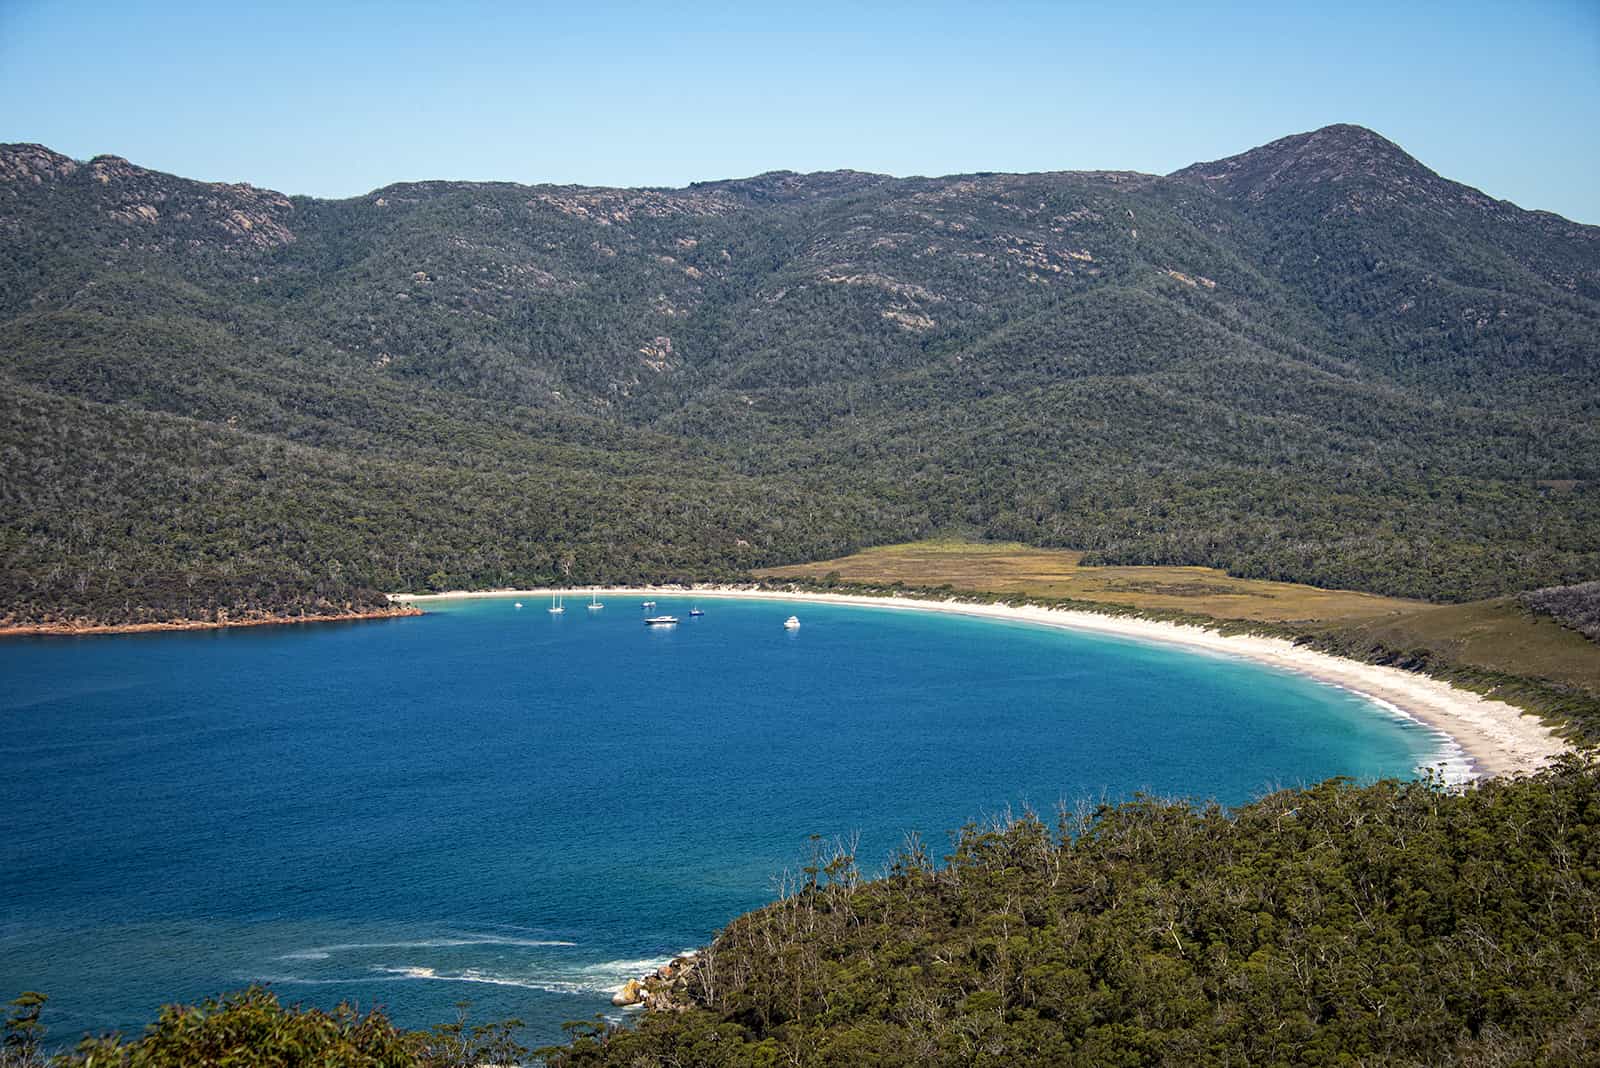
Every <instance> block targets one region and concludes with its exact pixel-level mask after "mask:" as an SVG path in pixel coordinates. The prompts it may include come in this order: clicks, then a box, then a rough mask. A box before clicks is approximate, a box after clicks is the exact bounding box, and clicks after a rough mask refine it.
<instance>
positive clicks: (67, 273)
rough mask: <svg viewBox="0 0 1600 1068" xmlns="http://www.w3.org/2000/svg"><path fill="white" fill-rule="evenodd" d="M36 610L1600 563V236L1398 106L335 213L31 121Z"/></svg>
mask: <svg viewBox="0 0 1600 1068" xmlns="http://www.w3.org/2000/svg"><path fill="white" fill-rule="evenodd" d="M0 379H3V385H4V387H5V389H4V398H3V400H0V404H3V406H4V417H3V420H0V432H3V434H4V447H5V449H6V452H7V458H8V459H7V478H6V480H5V484H4V487H3V492H0V545H4V547H5V565H4V571H3V573H0V609H3V612H4V613H5V614H9V616H10V617H11V618H12V619H13V620H14V621H17V620H21V621H27V620H39V619H44V618H46V617H79V618H97V619H103V620H112V621H116V620H120V619H131V618H167V617H172V616H178V615H188V616H196V615H198V616H205V615H207V614H208V613H212V614H214V613H215V611H216V610H217V609H218V608H223V609H230V610H231V609H237V608H245V607H254V608H260V607H262V606H267V607H271V606H273V605H288V604H292V603H296V602H297V601H298V602H303V601H305V600H307V599H308V598H310V599H312V600H326V601H328V602H330V603H331V602H357V603H365V602H370V601H371V600H372V599H373V598H374V597H375V596H376V595H375V593H374V592H373V591H376V590H379V589H395V588H407V589H425V588H439V587H454V586H483V585H497V584H515V585H532V584H536V583H542V582H552V581H567V580H570V581H572V582H574V583H578V582H591V581H608V582H614V581H623V580H633V579H662V578H670V577H684V576H696V577H716V576H722V575H728V574H736V573H742V572H744V571H745V570H746V569H749V568H752V567H756V566H765V565H771V564H778V563H787V562H795V561H799V560H805V559H819V558H825V557H830V556H838V555H841V554H843V553H844V552H847V551H849V550H852V549H855V548H858V547H860V546H863V545H867V544H874V543H881V542H886V541H895V540H904V539H908V538H913V537H919V536H924V535H926V534H928V533H931V532H935V531H939V530H947V529H959V530H964V531H969V532H973V533H977V534H980V535H984V536H989V537H996V538H1008V539H1017V540H1022V541H1026V542H1029V543H1031V544H1035V545H1043V546H1061V547H1073V548H1078V549H1082V550H1086V551H1088V552H1089V553H1090V557H1089V559H1090V560H1092V561H1100V562H1116V563H1128V564H1162V563H1181V564H1197V565H1206V566H1213V567H1220V568H1224V569H1227V570H1229V571H1231V572H1233V573H1235V574H1239V575H1244V576H1249V577H1257V578H1270V579H1282V580H1289V581H1300V582H1309V583H1313V584H1318V585H1323V586H1342V587H1351V588H1357V589H1363V590H1369V591H1373V592H1381V593H1388V594H1394V595H1400V596H1408V597H1424V598H1430V599H1436V600H1439V599H1442V600H1459V599H1467V598H1474V597H1483V596H1491V595H1498V594H1503V593H1507V592H1512V591H1515V590H1520V589H1525V588H1531V587H1535V586H1549V585H1556V584H1563V583H1572V582H1578V581H1582V580H1585V579H1592V578H1595V577H1597V576H1600V418H1597V416H1600V410H1597V408H1600V390H1597V389H1596V387H1595V383H1596V382H1600V228H1596V227H1588V226H1581V225H1578V224H1575V223H1571V222H1568V221H1566V220H1563V219H1559V218H1557V217H1555V216H1551V215H1548V214H1543V213H1532V212H1525V211H1522V210H1520V209H1518V208H1516V207H1515V206H1513V205H1509V204H1506V203H1503V202H1497V201H1493V200H1491V199H1490V198H1487V197H1485V196H1484V195H1483V194H1481V193H1478V192H1477V191H1475V190H1471V189H1468V188H1467V187H1465V186H1460V185H1457V184H1455V183H1452V182H1449V181H1447V180H1445V179H1443V178H1441V177H1439V176H1438V175H1435V174H1433V173H1432V172H1431V171H1428V170H1427V169H1426V168H1425V167H1424V166H1422V165H1421V164H1420V163H1418V162H1417V161H1416V160H1413V159H1411V157H1409V156H1407V155H1406V154H1405V153H1404V152H1403V151H1402V150H1400V149H1399V148H1398V147H1396V146H1394V145H1392V144H1391V143H1389V142H1387V141H1385V140H1383V139H1382V138H1381V137H1378V136H1377V135H1376V134H1373V133H1372V132H1370V131H1366V130H1362V129H1360V128H1357V127H1345V126H1338V127H1329V128H1327V129H1324V130H1320V131H1316V132H1315V133H1312V134H1304V135H1297V136H1294V137H1289V138H1285V139H1282V140H1280V141H1277V142H1274V143H1273V144H1271V145H1268V146H1265V147H1263V148H1259V149H1256V150H1253V151H1251V152H1247V153H1244V154H1243V155H1241V156H1236V157H1233V158H1231V159H1228V160H1222V161H1218V162H1216V163H1205V164H1196V165H1195V166H1194V167H1190V168H1186V169H1184V170H1181V171H1178V172H1176V173H1175V174H1173V175H1171V176H1167V177H1160V176H1153V175H1142V174H1133V173H1126V172H1093V173H1049V174H1031V175H997V174H978V175H960V176H951V177H945V178H906V179H901V178H891V177H887V176H882V175H870V174H862V173H858V172H850V171H839V172H831V173H825V174H811V175H799V174H792V173H785V172H780V173H774V174H768V175H761V176H758V177H755V178H750V179H744V180H735V181H725V182H709V183H700V184H697V185H693V186H690V187H688V188H686V189H679V190H656V189H629V190H621V189H593V188H578V187H552V186H519V185H512V184H506V183H462V182H423V183H409V184H404V185H397V186H391V187H387V188H385V189H382V190H378V191H375V192H374V193H372V194H369V195H367V196H363V197H357V198H353V199H350V200H344V201H321V200H314V199H309V198H303V197H287V196H283V195H280V194H277V193H274V192H271V191H266V190H260V189H256V188H253V187H251V186H248V185H215V184H205V183H198V182H192V181H188V180H185V179H182V178H177V177H174V176H171V175H165V174H159V173H156V172H152V171H148V170H145V169H142V168H139V167H137V166H135V165H133V164H131V163H129V162H128V161H126V160H123V159H120V158H117V157H109V156H102V157H97V158H96V159H94V160H91V161H89V162H87V163H79V162H76V161H73V160H70V159H68V158H66V157H64V156H61V155H59V154H57V153H54V152H51V151H50V150H48V149H46V148H44V147H42V146H37V145H11V146H3V147H0Z"/></svg>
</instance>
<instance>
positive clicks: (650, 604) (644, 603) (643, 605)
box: [639, 601, 656, 608]
mask: <svg viewBox="0 0 1600 1068" xmlns="http://www.w3.org/2000/svg"><path fill="white" fill-rule="evenodd" d="M655 606H656V603H655V602H654V601H641V602H640V604H639V607H640V608H654V607H655Z"/></svg>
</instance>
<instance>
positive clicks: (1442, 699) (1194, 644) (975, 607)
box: [390, 586, 1566, 782]
mask: <svg viewBox="0 0 1600 1068" xmlns="http://www.w3.org/2000/svg"><path fill="white" fill-rule="evenodd" d="M591 590H592V591H593V592H595V593H598V594H600V595H602V596H623V597H631V596H646V597H648V596H652V595H654V596H693V597H705V598H711V597H725V598H738V599H746V600H762V601H790V602H795V601H798V602H811V603H816V604H844V605H855V606H858V607H865V608H881V609H902V610H911V611H932V612H947V613H953V614H957V615H966V616H977V617H980V618H985V619H995V620H1002V621H1009V622H1021V623H1034V624H1039V625H1042V626H1049V627H1058V628H1062V629H1067V630H1083V631H1092V632H1095V633H1099V634H1110V635H1115V636H1119V637H1123V638H1129V639H1133V640H1136V641H1153V642H1160V643H1163V644H1169V645H1180V646H1184V647H1186V648H1189V649H1191V650H1199V651H1205V652H1211V653H1220V654H1223V655H1228V656H1237V657H1242V658H1244V659H1247V660H1251V661H1254V662H1256V663H1259V664H1265V665H1267V666H1269V667H1275V668H1277V669H1279V670H1283V671H1292V672H1295V673H1297V674H1301V675H1306V676H1309V677H1310V678H1314V679H1316V680H1317V681H1319V682H1323V683H1326V684H1329V685H1332V686H1337V687H1339V688H1341V689H1344V690H1348V691H1350V692H1352V693H1356V694H1360V695H1361V696H1362V697H1365V698H1367V699H1368V700H1369V701H1371V702H1373V703H1374V704H1377V705H1378V706H1379V707H1380V708H1383V709H1385V710H1386V711H1389V712H1391V713H1392V714H1397V715H1400V716H1403V717H1405V718H1407V719H1411V720H1414V721H1416V722H1418V723H1420V724H1422V725H1423V726H1425V727H1427V728H1429V729H1431V730H1433V731H1434V732H1436V733H1437V734H1438V735H1439V737H1440V745H1439V748H1438V749H1437V750H1436V757H1435V759H1434V760H1432V761H1430V763H1429V764H1428V765H1427V766H1430V767H1432V766H1436V765H1438V764H1443V765H1444V774H1445V776H1446V779H1447V781H1453V782H1461V781H1465V780H1467V779H1474V778H1484V777H1490V776H1495V775H1512V774H1518V773H1524V772H1531V771H1535V770H1537V769H1538V768H1540V767H1542V766H1543V765H1544V764H1546V763H1548V762H1549V761H1550V760H1551V759H1552V758H1553V757H1555V756H1556V755H1557V754H1559V753H1561V752H1562V751H1564V750H1565V749H1566V743H1565V742H1564V741H1563V740H1562V739H1561V738H1560V736H1558V735H1557V734H1556V733H1555V732H1554V731H1553V730H1552V729H1551V728H1549V727H1547V726H1545V725H1544V724H1543V723H1541V722H1540V721H1539V720H1538V718H1537V717H1535V716H1533V715H1530V714H1527V713H1524V712H1523V711H1522V710H1521V709H1519V708H1516V707H1515V706H1513V705H1509V704H1507V703H1506V702H1504V701H1496V700H1493V699H1492V698H1487V697H1484V696H1482V695H1481V694H1477V693H1473V692H1472V691H1471V690H1464V689H1461V688H1459V687H1456V686H1452V685H1450V684H1449V683H1447V682H1444V681H1441V680H1439V679H1435V678H1431V677H1429V676H1427V675H1420V674H1417V673H1415V672H1410V671H1405V670H1402V669H1400V668H1394V667H1381V666H1379V665H1376V664H1365V663H1362V662H1361V661H1359V660H1350V659H1347V658H1345V657H1341V656H1334V655H1332V654H1330V653H1322V652H1317V651H1315V650H1312V649H1307V648H1305V647H1303V646H1298V645H1295V644H1294V643H1293V642H1290V641H1287V640H1285V639H1282V638H1267V637H1260V636H1257V635H1249V634H1235V635H1226V634H1222V633H1219V632H1218V631H1215V630H1211V629H1209V628H1206V627H1201V626H1193V625H1189V624H1182V623H1171V622H1167V621H1164V620H1154V619H1141V618H1138V617H1133V616H1118V615H1110V614H1101V613H1097V612H1086V611H1077V610H1071V609H1062V608H1046V607H1043V606H1038V605H1030V604H1021V605H1009V604H981V603H967V602H961V601H957V600H954V599H951V600H946V601H935V600H925V599H918V598H911V597H896V596H890V597H869V596H865V595H861V594H838V593H799V592H795V593H784V592H777V591H770V590H757V589H741V588H734V587H728V586H720V587H713V586H707V587H681V586H661V587H648V586H609V587H607V586H599V587H589V586H585V587H573V588H571V589H564V590H562V591H560V592H564V593H574V594H582V593H588V592H590V591H591ZM552 592H557V591H553V590H550V589H531V590H454V591H451V592H448V593H436V594H405V593H401V594H390V599H391V600H393V601H397V602H403V603H407V604H415V603H416V602H419V601H433V600H461V599H467V598H494V597H530V598H531V597H539V596H544V595H548V594H550V593H552Z"/></svg>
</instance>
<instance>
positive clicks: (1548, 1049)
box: [0, 755, 1600, 1068]
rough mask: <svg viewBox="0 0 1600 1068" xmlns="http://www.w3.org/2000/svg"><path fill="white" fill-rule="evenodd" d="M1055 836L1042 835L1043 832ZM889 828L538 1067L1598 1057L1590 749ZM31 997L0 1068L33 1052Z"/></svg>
mask: <svg viewBox="0 0 1600 1068" xmlns="http://www.w3.org/2000/svg"><path fill="white" fill-rule="evenodd" d="M1052 824H1053V825H1052ZM1052 824H1046V823H1045V822H1044V821H1043V820H1041V819H1040V818H1039V817H1038V816H1036V815H1034V814H1032V813H1022V814H1020V815H1017V816H1014V817H1008V818H1003V819H998V820H996V821H994V822H992V823H990V824H987V825H981V826H977V825H975V826H969V827H966V828H963V829H962V830H961V831H960V832H959V833H958V834H956V835H954V836H952V841H951V845H950V848H949V852H948V854H947V855H946V856H945V857H944V859H943V862H942V863H939V862H936V861H935V859H934V856H933V847H932V846H931V845H930V844H928V843H924V842H921V841H918V840H915V839H912V840H909V841H907V843H906V844H905V846H904V848H903V849H902V850H901V851H900V852H899V854H898V856H897V857H896V858H895V859H894V861H893V863H892V866H891V867H890V869H889V870H888V871H887V872H886V874H885V875H884V876H883V877H881V878H878V879H876V880H865V879H863V878H862V876H861V873H860V870H859V868H858V866H857V862H856V858H855V856H854V855H853V853H852V851H851V848H850V846H849V845H848V844H847V843H835V844H833V845H832V846H820V847H819V849H818V850H817V853H816V856H815V857H814V859H813V860H812V862H811V863H810V864H809V865H807V866H806V867H805V868H804V870H803V872H802V873H801V874H800V876H799V877H798V881H797V883H796V884H795V885H793V886H791V887H790V888H789V889H788V892H786V893H785V894H784V895H783V896H782V897H781V898H780V900H778V901H776V902H774V903H773V904H772V905H770V906H768V907H766V908H764V909H760V910H758V911H756V912H753V913H749V914H747V915H745V916H741V917H739V918H737V919H735V920H734V921H733V922H732V923H730V924H729V925H728V926H727V927H726V928H725V929H724V930H723V931H722V932H721V933H720V934H719V935H718V936H717V938H716V939H715V941H714V942H713V943H712V944H711V945H710V946H708V947H707V948H706V949H705V950H703V951H702V952H701V954H700V956H699V959H698V963H697V965H696V966H695V968H694V970H693V972H692V978H691V979H689V980H688V981H686V982H685V983H684V984H683V987H682V989H681V991H680V992H679V994H678V1000H677V1002H676V1004H675V1005H674V1006H673V1007H672V1008H669V1009H665V1010H661V1011H654V1012H651V1013H650V1014H649V1015H647V1016H646V1017H645V1018H644V1019H643V1020H642V1022H640V1024H639V1025H638V1026H637V1027H636V1028H633V1029H616V1028H613V1027H611V1026H609V1025H607V1024H606V1023H605V1022H604V1021H598V1022H595V1023H584V1022H575V1023H573V1024H572V1025H570V1030H571V1032H572V1034H573V1038H574V1041H573V1043H572V1044H571V1045H569V1046H566V1047H562V1048H558V1049H553V1050H546V1051H543V1052H544V1054H545V1056H546V1057H547V1058H548V1062H547V1063H549V1064H550V1065H552V1066H553V1068H583V1066H591V1065H592V1066H600V1065H626V1066H629V1068H667V1066H674V1065H697V1066H708V1068H716V1066H725V1068H733V1066H743V1065H750V1066H772V1065H783V1064H790V1065H841V1066H843V1065H850V1066H855V1065H869V1064H870V1065H885V1066H887V1065H908V1066H909V1065H944V1064H948V1065H962V1066H970V1065H1014V1064H1039V1065H1046V1064H1048V1065H1075V1064H1082V1065H1093V1066H1096V1068H1100V1066H1104V1065H1128V1066H1134V1065H1161V1064H1181V1065H1185V1066H1198V1065H1240V1064H1305V1065H1316V1064H1357V1063H1359V1064H1443V1063H1451V1064H1464V1065H1479V1066H1484V1068H1488V1066H1495V1065H1534V1064H1538V1065H1556V1066H1562V1065H1572V1066H1577V1065H1591V1064H1594V1063H1596V1061H1597V1060H1600V876H1597V873H1600V833H1596V828H1597V827H1600V765H1596V764H1595V763H1593V761H1592V758H1585V757H1580V756H1576V755H1572V756H1568V757H1566V758H1564V759H1563V760H1562V761H1561V762H1560V763H1559V764H1558V765H1556V766H1554V767H1552V768H1550V769H1547V770H1545V771H1543V772H1540V773H1539V774H1536V775H1533V776H1528V777H1525V778H1517V779H1511V780H1491V781H1488V782H1484V783H1480V784H1478V785H1476V786H1474V787H1472V788H1470V789H1467V790H1466V791H1464V792H1451V791H1447V790H1445V789H1443V788H1441V787H1440V786H1439V784H1437V783H1435V782H1429V781H1420V782H1405V783H1400V782H1394V781H1387V782H1380V783H1377V784H1374V785H1371V786H1366V787H1357V786H1354V785H1352V784H1351V783H1349V782H1346V781H1342V780H1331V781H1329V782H1325V783H1322V784H1321V785H1318V786H1314V787H1311V788H1309V789H1305V790H1294V791H1284V792H1281V793H1276V794H1271V795H1269V796H1266V797H1263V798H1261V799H1260V800H1258V801H1255V802H1253V803H1251V804H1248V805H1245V806H1243V807H1242V808H1240V809H1237V810H1235V811H1231V812H1230V811H1224V810H1223V809H1220V808H1218V807H1216V806H1214V805H1207V806H1195V805H1190V804H1184V803H1177V802H1170V801H1163V800H1159V799H1155V798H1141V799H1136V800H1134V801H1131V802H1127V803H1124V804H1120V805H1115V806H1098V807H1097V806H1092V805H1091V806H1084V807H1081V808H1076V809H1071V808H1067V809H1063V810H1062V811H1061V812H1060V813H1058V814H1057V816H1056V818H1055V819H1054V820H1053V821H1052ZM47 1026H48V1005H47V1004H44V1005H43V1006H41V1004H40V1003H39V1002H38V1001H37V999H28V998H25V999H23V1003H21V1004H18V1005H17V1006H15V1008H14V1011H13V1026H12V1035H13V1036H14V1037H15V1038H16V1042H15V1043H14V1044H11V1045H10V1048H9V1049H8V1050H7V1053H6V1055H5V1057H3V1058H0V1064H8V1065H14V1066H24V1065H36V1064H39V1063H40V1061H41V1059H42V1058H40V1057H39V1055H38V1052H37V1051H38V1049H39V1048H41V1046H40V1039H42V1038H43V1037H44V1035H43V1033H42V1032H41V1030H40V1029H41V1028H43V1027H47ZM517 1055H518V1051H517V1049H516V1044H515V1035H514V1032H513V1031H511V1030H509V1029H508V1028H504V1027H496V1026H494V1025H481V1026H478V1027H473V1026H469V1025H468V1024H466V1023H465V1022H464V1021H457V1022H454V1023H450V1024H446V1025H444V1026H443V1027H441V1028H439V1029H436V1030H435V1031H433V1032H431V1033H405V1032H399V1031H396V1030H395V1029H394V1028H393V1026H392V1025H390V1024H389V1022H388V1021H387V1019H385V1018H384V1017H383V1015H382V1014H381V1013H369V1014H367V1015H361V1014H359V1013H356V1012H355V1011H354V1010H341V1011H339V1012H335V1013H331V1014H330V1013H324V1012H320V1011H318V1010H314V1009H306V1010H301V1009H296V1008H286V1007H285V1006H283V1005H281V1004H280V1003H279V1002H278V1001H277V999H276V998H275V997H274V996H273V995H272V994H271V993H269V992H267V991H264V990H261V989H259V988H256V989H251V990H247V991H243V992H241V993H239V994H236V995H232V996H230V997H228V998H225V999H219V1000H216V1001H213V1002H210V1003H207V1004H205V1005H200V1006H188V1007H184V1006H173V1007H170V1008H168V1009H167V1010H165V1011H164V1012H163V1014H162V1016H161V1018H160V1019H159V1020H158V1021H155V1022H154V1023H153V1024H152V1025H151V1027H150V1028H149V1030H148V1031H147V1032H146V1033H145V1034H144V1035H142V1036H130V1037H127V1038H109V1039H94V1040H88V1041H86V1042H85V1043H84V1044H83V1045H82V1046H81V1047H80V1048H79V1051H78V1053H77V1054H76V1055H75V1056H72V1057H70V1058H68V1059H66V1060H65V1062H64V1063H63V1066H62V1068H66V1065H74V1064H75V1065H82V1066H84V1068H102V1066H130V1068H131V1066H148V1068H164V1066H167V1065H173V1066H177V1065H188V1064H201V1063H204V1064H232V1065H238V1066H240V1068H251V1066H255V1065H263V1066H264V1065H273V1064H311V1063H315V1064H319V1065H325V1066H328V1068H338V1066H369V1065H370V1066H379V1065H382V1066H394V1068H400V1066H419V1068H421V1066H444V1065H466V1064H474V1063H490V1062H492V1063H507V1062H509V1061H510V1060H512V1059H513V1058H514V1057H515V1056H517Z"/></svg>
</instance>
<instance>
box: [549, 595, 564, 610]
mask: <svg viewBox="0 0 1600 1068" xmlns="http://www.w3.org/2000/svg"><path fill="white" fill-rule="evenodd" d="M566 599H567V598H566V595H565V594H560V593H552V594H551V595H550V611H552V612H565V611H566V610H567V606H566V603H565V602H566Z"/></svg>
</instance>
